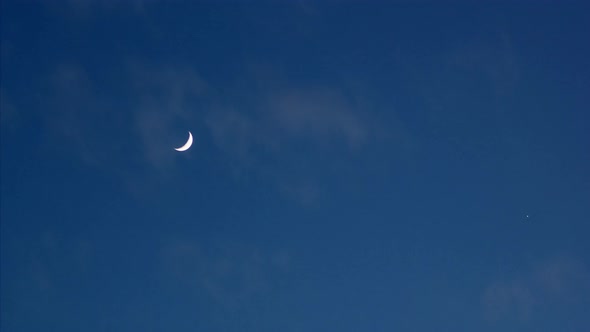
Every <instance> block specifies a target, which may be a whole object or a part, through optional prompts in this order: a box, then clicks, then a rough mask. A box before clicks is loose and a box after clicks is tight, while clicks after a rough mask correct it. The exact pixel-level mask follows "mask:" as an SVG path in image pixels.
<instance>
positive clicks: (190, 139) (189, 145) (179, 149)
mask: <svg viewBox="0 0 590 332" xmlns="http://www.w3.org/2000/svg"><path fill="white" fill-rule="evenodd" d="M191 145H193V134H191V132H190V131H189V132H188V141H186V143H184V145H183V146H181V147H179V148H174V150H176V151H180V152H182V151H186V150H188V149H189V148H190V147H191Z"/></svg>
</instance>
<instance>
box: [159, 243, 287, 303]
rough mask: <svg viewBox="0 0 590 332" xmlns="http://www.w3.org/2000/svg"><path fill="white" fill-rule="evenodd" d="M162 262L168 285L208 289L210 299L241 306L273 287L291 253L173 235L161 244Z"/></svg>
mask: <svg viewBox="0 0 590 332" xmlns="http://www.w3.org/2000/svg"><path fill="white" fill-rule="evenodd" d="M160 264H161V267H162V269H161V271H165V272H164V275H163V277H164V282H165V284H166V285H165V286H166V287H171V288H176V287H180V289H182V291H183V293H186V292H187V291H188V293H189V294H192V295H193V296H196V297H198V296H199V295H200V294H203V293H205V294H206V295H207V298H206V299H205V300H206V301H207V302H209V303H212V304H214V305H216V306H220V307H221V308H222V309H224V310H239V309H244V308H245V307H246V306H248V305H249V304H251V302H252V301H255V300H256V299H259V297H260V296H263V295H264V294H267V293H268V292H270V291H272V289H273V287H275V286H276V285H274V284H273V281H272V280H274V278H275V277H276V275H277V274H282V273H285V272H286V271H287V270H288V269H289V255H288V254H286V252H284V251H275V252H264V251H261V250H259V249H256V248H254V247H251V246H248V245H245V244H236V243H231V242H227V241H218V242H215V243H212V244H208V245H206V246H204V245H202V244H201V243H199V242H197V241H194V240H188V239H174V240H172V241H169V242H167V243H165V244H164V245H163V247H162V248H161V253H160Z"/></svg>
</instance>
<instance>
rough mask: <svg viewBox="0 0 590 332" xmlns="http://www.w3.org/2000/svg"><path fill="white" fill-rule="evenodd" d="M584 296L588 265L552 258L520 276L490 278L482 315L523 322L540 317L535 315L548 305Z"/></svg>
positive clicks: (588, 290)
mask: <svg viewBox="0 0 590 332" xmlns="http://www.w3.org/2000/svg"><path fill="white" fill-rule="evenodd" d="M587 296H590V269H589V268H588V266H587V265H585V264H584V263H583V262H581V261H577V260H575V259H572V258H569V257H554V258H551V259H548V260H545V261H543V262H542V263H541V264H538V265H537V266H535V267H532V268H530V269H528V271H525V272H524V273H522V274H520V275H517V276H509V277H506V278H501V279H498V280H496V281H493V282H492V283H490V284H489V285H488V286H487V287H486V288H485V290H484V292H483V295H482V305H483V310H484V314H485V316H486V317H487V318H488V319H490V320H492V321H501V320H514V319H516V320H520V321H522V322H526V321H529V320H534V319H536V318H539V317H538V316H537V315H536V314H537V313H538V312H539V311H541V310H543V309H545V308H547V307H549V308H551V307H555V306H559V305H563V304H565V303H568V302H570V301H572V299H575V298H580V297H587ZM574 302H575V301H574Z"/></svg>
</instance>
